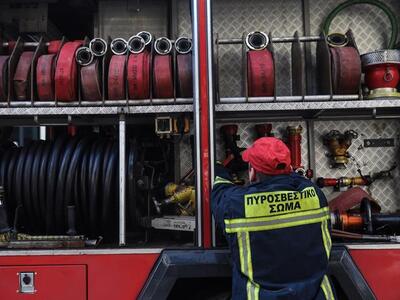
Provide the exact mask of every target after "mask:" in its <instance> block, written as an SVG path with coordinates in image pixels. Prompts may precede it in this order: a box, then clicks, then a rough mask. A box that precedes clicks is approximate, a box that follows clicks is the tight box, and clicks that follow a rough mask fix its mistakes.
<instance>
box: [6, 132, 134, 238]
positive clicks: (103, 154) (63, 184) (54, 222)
mask: <svg viewBox="0 0 400 300" xmlns="http://www.w3.org/2000/svg"><path fill="white" fill-rule="evenodd" d="M136 151H137V150H136V146H133V144H132V143H130V144H129V146H128V147H127V158H128V157H129V158H130V159H129V162H128V160H127V162H126V163H127V168H126V170H127V176H128V175H129V176H132V174H133V169H134V168H135V163H136V162H135V161H136V160H132V158H134V157H136ZM0 155H1V158H2V159H1V160H0V184H2V185H3V186H4V189H5V203H6V207H7V211H8V214H9V220H10V222H9V224H11V225H12V224H13V220H14V218H15V213H16V207H18V206H20V207H21V208H22V209H20V210H19V211H21V214H20V213H18V216H17V218H18V219H17V220H18V222H17V227H18V228H23V230H24V232H27V233H32V234H56V235H64V234H65V233H66V232H67V230H68V229H69V227H68V209H69V208H70V207H73V208H74V210H75V212H76V224H74V225H76V228H77V231H78V233H80V234H84V235H87V236H89V237H97V236H99V235H101V236H103V237H104V238H105V240H108V241H113V240H115V238H116V237H117V235H116V234H115V233H116V232H117V231H118V222H117V220H118V197H116V195H118V190H119V187H118V182H119V180H118V161H119V160H118V155H119V152H118V142H117V141H116V140H115V139H113V138H101V137H97V136H94V135H93V136H88V137H82V138H81V137H74V138H66V137H59V138H57V139H56V140H55V141H46V142H44V141H33V142H31V143H29V144H28V145H26V146H24V147H11V148H9V149H7V150H6V151H4V153H0ZM129 183H131V184H134V182H133V181H129ZM127 195H129V198H128V199H129V201H127V205H128V207H129V206H130V205H132V206H133V207H136V205H135V204H134V203H132V202H134V199H135V196H134V195H133V191H132V190H131V187H129V186H127ZM129 215H134V212H133V213H132V214H129Z"/></svg>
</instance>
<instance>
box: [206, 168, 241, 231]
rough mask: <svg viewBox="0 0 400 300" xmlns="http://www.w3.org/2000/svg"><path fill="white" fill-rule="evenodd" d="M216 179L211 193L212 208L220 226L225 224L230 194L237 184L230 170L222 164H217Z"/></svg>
mask: <svg viewBox="0 0 400 300" xmlns="http://www.w3.org/2000/svg"><path fill="white" fill-rule="evenodd" d="M215 175H216V176H215V180H214V186H213V189H212V194H211V209H212V213H213V215H214V218H215V220H216V222H217V223H218V225H219V227H221V228H223V226H224V218H225V217H224V216H225V215H226V214H227V213H228V202H229V194H230V193H231V191H232V189H234V188H235V185H234V184H233V183H232V176H231V175H230V173H229V170H228V169H226V168H224V167H223V166H222V165H221V164H217V165H216V166H215Z"/></svg>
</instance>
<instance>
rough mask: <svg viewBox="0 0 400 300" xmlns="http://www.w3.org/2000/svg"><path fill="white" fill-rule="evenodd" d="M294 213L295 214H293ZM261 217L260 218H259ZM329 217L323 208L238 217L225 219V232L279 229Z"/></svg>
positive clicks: (312, 222) (320, 220) (315, 221)
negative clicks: (238, 220)
mask: <svg viewBox="0 0 400 300" xmlns="http://www.w3.org/2000/svg"><path fill="white" fill-rule="evenodd" d="M293 215H295V216H293ZM260 219H262V220H260ZM327 219H329V214H328V212H327V211H326V210H325V209H318V210H314V211H313V212H312V213H309V212H307V214H304V213H297V214H290V215H286V216H284V218H282V217H281V218H268V219H267V220H265V219H264V218H248V219H244V220H245V221H243V219H240V222H231V221H237V219H236V220H225V231H226V232H227V233H233V232H240V231H243V232H248V231H264V230H273V229H281V228H288V227H295V226H301V225H307V224H314V223H319V222H322V221H324V220H327Z"/></svg>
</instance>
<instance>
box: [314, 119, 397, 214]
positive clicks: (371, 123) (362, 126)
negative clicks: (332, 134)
mask: <svg viewBox="0 0 400 300" xmlns="http://www.w3.org/2000/svg"><path fill="white" fill-rule="evenodd" d="M333 129H336V130H339V131H340V132H344V131H346V130H349V129H353V130H355V131H356V132H357V133H358V138H357V139H355V140H353V143H352V145H351V146H350V148H349V153H350V155H351V156H352V159H351V160H350V162H349V164H348V165H347V168H346V169H332V168H330V163H329V158H328V157H327V153H328V149H327V148H326V146H324V145H323V143H322V136H323V135H324V134H326V133H328V132H329V131H330V130H333ZM314 133H315V160H316V170H314V171H315V174H316V176H317V177H335V178H338V177H342V176H349V177H353V176H358V173H357V169H358V168H360V169H361V171H362V173H363V174H365V175H368V174H370V173H375V172H379V171H382V170H386V169H389V168H390V167H391V166H392V165H393V164H394V163H395V162H397V160H398V151H399V134H400V122H399V121H397V120H368V121H366V120H363V121H360V120H358V121H324V122H322V121H321V122H315V129H314ZM372 138H394V139H395V141H396V142H395V147H377V148H364V147H363V144H364V142H363V141H364V139H372ZM393 173H394V178H393V179H383V180H379V181H376V182H375V183H373V184H372V186H370V187H369V191H370V192H371V195H372V197H374V198H375V199H376V200H377V201H378V202H379V204H380V205H381V206H382V208H383V210H384V211H395V210H397V209H398V208H399V206H400V205H399V201H398V195H399V193H400V187H399V185H398V184H397V180H398V178H399V177H398V176H400V172H399V169H395V170H394V172H393ZM323 191H324V193H325V195H327V196H328V197H329V198H332V197H333V196H335V194H336V193H333V189H332V188H324V189H323Z"/></svg>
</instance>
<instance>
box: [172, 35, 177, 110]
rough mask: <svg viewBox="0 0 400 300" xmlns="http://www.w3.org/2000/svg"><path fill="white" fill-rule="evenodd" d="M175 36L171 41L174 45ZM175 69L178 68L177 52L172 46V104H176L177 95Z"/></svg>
mask: <svg viewBox="0 0 400 300" xmlns="http://www.w3.org/2000/svg"><path fill="white" fill-rule="evenodd" d="M175 41H176V38H175V40H174V42H173V44H174V45H175ZM177 70H178V64H177V53H176V49H175V47H172V82H173V84H172V85H173V87H174V104H176V97H177V90H178V80H177Z"/></svg>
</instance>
